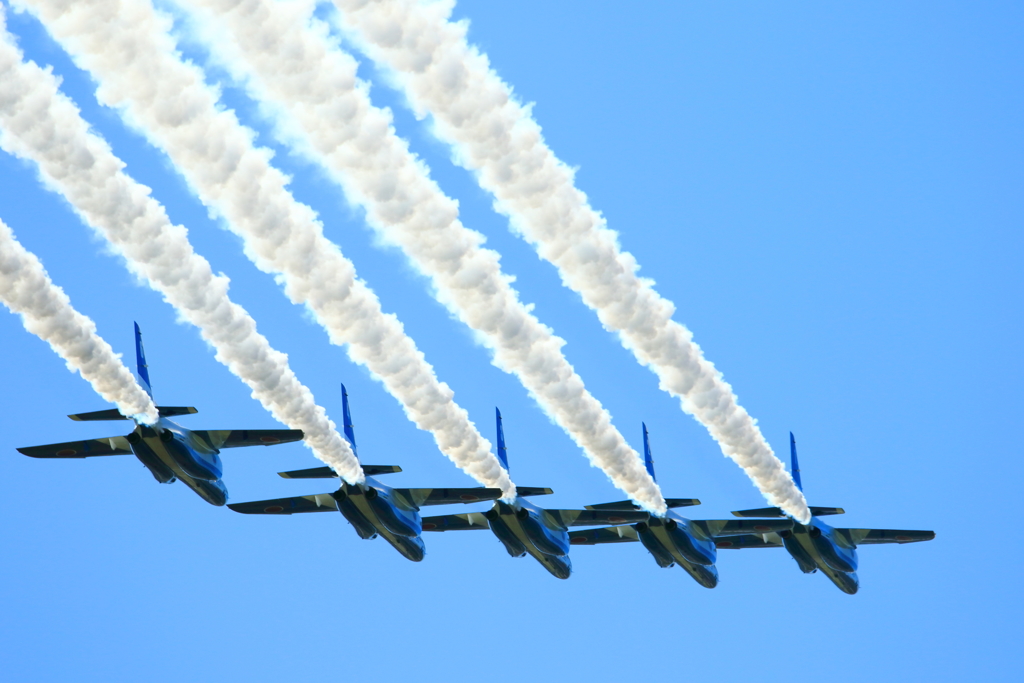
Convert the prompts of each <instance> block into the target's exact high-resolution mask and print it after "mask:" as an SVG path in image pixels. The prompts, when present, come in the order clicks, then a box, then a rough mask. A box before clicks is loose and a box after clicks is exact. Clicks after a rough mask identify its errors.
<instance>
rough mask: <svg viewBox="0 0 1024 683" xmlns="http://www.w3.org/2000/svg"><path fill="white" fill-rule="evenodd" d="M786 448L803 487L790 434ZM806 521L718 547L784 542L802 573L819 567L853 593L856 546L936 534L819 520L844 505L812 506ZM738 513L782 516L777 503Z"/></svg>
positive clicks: (910, 540)
mask: <svg viewBox="0 0 1024 683" xmlns="http://www.w3.org/2000/svg"><path fill="white" fill-rule="evenodd" d="M789 452H790V459H791V461H792V470H793V472H792V474H793V481H794V482H796V485H797V488H799V489H800V490H801V491H803V490H804V486H803V483H802V482H801V481H800V464H799V463H798V462H797V459H796V439H794V438H793V433H792V432H790V434H789ZM810 509H811V515H812V516H811V521H810V522H809V523H808V524H800V523H798V522H794V524H793V528H792V529H791V530H789V531H782V532H780V533H771V534H765V535H763V536H739V537H737V538H735V539H731V542H728V541H727V542H726V543H722V544H719V547H720V548H778V547H780V546H785V548H786V550H788V551H789V554H790V555H791V556H792V557H793V559H794V560H796V563H797V565H798V566H799V567H800V570H801V571H802V572H803V573H804V574H813V573H814V572H816V571H818V570H819V569H820V570H821V573H822V574H824V575H825V576H827V577H828V578H829V579H830V580H831V581H832V583H834V584H835V585H836V586H838V587H839V590H841V591H843V592H844V593H848V594H850V595H853V594H854V593H856V592H857V589H858V588H859V587H860V580H859V579H858V578H857V547H858V546H862V545H876V544H880V543H917V542H919V541H930V540H932V539H933V538H935V532H934V531H907V530H901V529H837V528H835V527H832V526H829V525H828V524H826V523H825V522H823V521H821V519H819V517H821V516H823V515H841V514H843V513H845V512H846V511H845V510H843V508H827V507H814V506H811V508H810ZM732 514H734V515H736V516H737V517H782V516H784V515H785V513H784V512H783V511H782V510H780V509H779V508H777V507H771V508H758V509H755V510H737V511H736V512H733V513H732Z"/></svg>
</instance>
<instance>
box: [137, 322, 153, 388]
mask: <svg viewBox="0 0 1024 683" xmlns="http://www.w3.org/2000/svg"><path fill="white" fill-rule="evenodd" d="M135 362H136V365H137V367H138V370H139V379H141V380H142V388H143V389H145V390H146V393H147V394H149V397H150V398H153V385H152V384H150V383H149V366H148V365H146V350H145V349H143V348H142V330H140V329H139V324H138V323H135Z"/></svg>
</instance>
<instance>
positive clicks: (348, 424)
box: [341, 384, 359, 458]
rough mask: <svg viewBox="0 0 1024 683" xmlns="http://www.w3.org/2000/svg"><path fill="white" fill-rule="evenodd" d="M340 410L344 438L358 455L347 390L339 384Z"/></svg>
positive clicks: (357, 455)
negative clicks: (343, 421) (343, 423)
mask: <svg viewBox="0 0 1024 683" xmlns="http://www.w3.org/2000/svg"><path fill="white" fill-rule="evenodd" d="M341 411H342V419H344V420H345V438H346V439H348V443H349V445H350V446H352V452H353V453H355V454H356V457H357V458H358V457H359V452H358V451H357V450H356V430H355V428H354V427H353V425H352V413H351V412H350V411H349V409H348V391H346V390H345V385H344V384H342V385H341Z"/></svg>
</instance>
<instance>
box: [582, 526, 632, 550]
mask: <svg viewBox="0 0 1024 683" xmlns="http://www.w3.org/2000/svg"><path fill="white" fill-rule="evenodd" d="M639 540H640V537H639V536H638V535H637V533H636V529H634V528H633V527H632V526H630V525H628V524H627V525H625V526H606V527H602V528H600V529H580V530H579V531H570V532H569V543H572V544H573V545H600V544H602V543H632V542H633V541H639Z"/></svg>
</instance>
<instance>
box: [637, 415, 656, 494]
mask: <svg viewBox="0 0 1024 683" xmlns="http://www.w3.org/2000/svg"><path fill="white" fill-rule="evenodd" d="M640 424H642V425H643V427H644V467H646V468H647V474H649V475H651V479H654V481H655V482H657V481H658V480H657V478H655V476H654V456H653V455H651V440H650V438H649V437H648V436H647V425H646V424H645V423H643V422H641V423H640Z"/></svg>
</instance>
